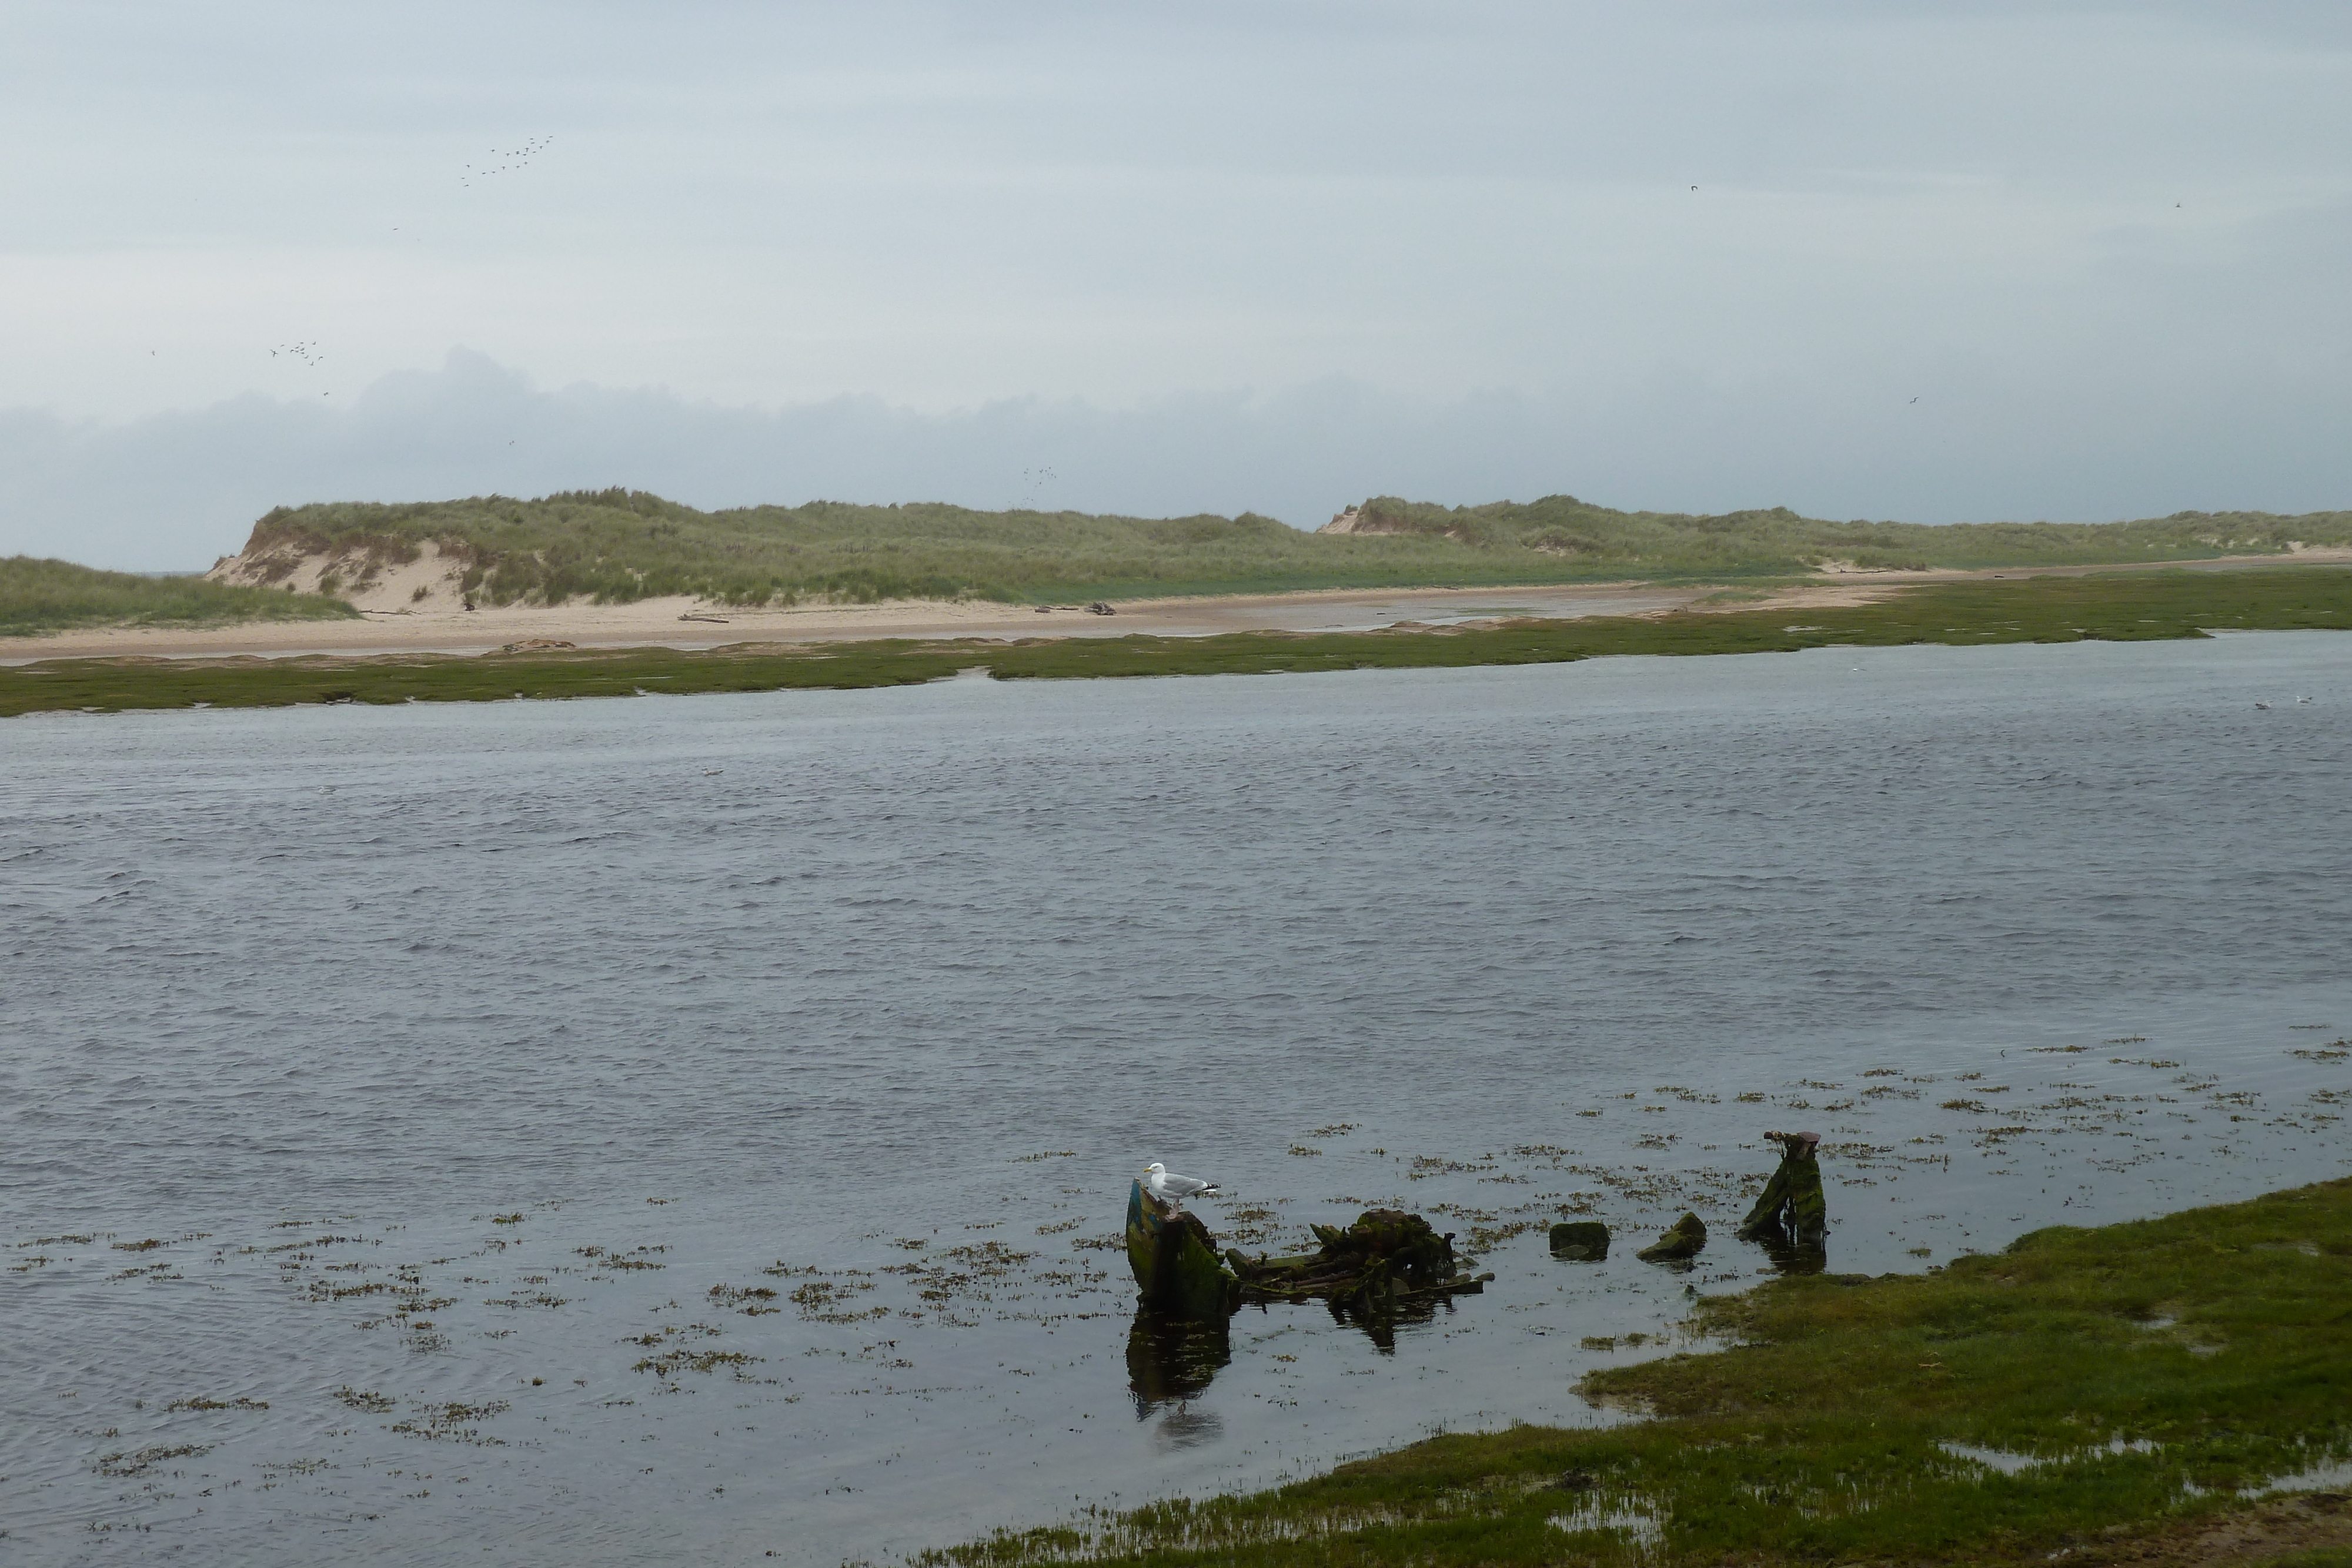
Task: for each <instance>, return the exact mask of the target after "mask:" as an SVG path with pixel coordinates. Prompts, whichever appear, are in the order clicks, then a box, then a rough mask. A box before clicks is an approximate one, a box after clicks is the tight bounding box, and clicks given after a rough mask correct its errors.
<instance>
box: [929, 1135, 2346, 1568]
mask: <svg viewBox="0 0 2352 1568" xmlns="http://www.w3.org/2000/svg"><path fill="white" fill-rule="evenodd" d="M1694 1326H1695V1327H1696V1328H1698V1329H1700V1330H1703V1331H1705V1332H1706V1333H1709V1334H1713V1335H1719V1336H1726V1337H1729V1338H1732V1339H1734V1340H1736V1341H1737V1342H1738V1343H1737V1346H1736V1348H1733V1349H1729V1350H1724V1351H1719V1352H1716V1353H1714V1354H1678V1355H1674V1356H1671V1357H1669V1358H1667V1359H1665V1360H1663V1361H1654V1362H1649V1363H1645V1364H1640V1365H1634V1366H1624V1367H1617V1368H1612V1369H1608V1370H1604V1371H1600V1372H1595V1373H1592V1374H1591V1375H1588V1376H1587V1377H1586V1378H1585V1379H1584V1382H1583V1384H1582V1385H1581V1387H1582V1390H1583V1392H1585V1393H1586V1394H1587V1395H1588V1396H1591V1397H1593V1398H1596V1399H1601V1400H1613V1401H1618V1402H1621V1403H1624V1404H1633V1405H1638V1406H1643V1407H1646V1408H1647V1409H1648V1410H1649V1411H1651V1412H1654V1414H1653V1415H1652V1416H1651V1418H1649V1419H1646V1420H1642V1421H1638V1422H1635V1423H1633V1424H1629V1425H1626V1426H1622V1427H1614V1428H1610V1429H1603V1430H1598V1431H1567V1430H1560V1429H1555V1428H1547V1427H1513V1428H1511V1429H1509V1430H1507V1431H1504V1432H1499V1433H1494V1434H1490V1435H1485V1436H1454V1437H1436V1438H1433V1439H1431V1440H1429V1441H1426V1442H1423V1443H1419V1444H1416V1445H1414V1446H1413V1447H1412V1448H1405V1449H1403V1450H1402V1451H1400V1452H1397V1453H1393V1454H1390V1455H1386V1456H1384V1457H1382V1458H1375V1459H1370V1460H1365V1461H1362V1462H1360V1463H1356V1464H1350V1465H1346V1466H1343V1467H1341V1468H1340V1469H1337V1470H1335V1471H1333V1472H1332V1473H1330V1474H1329V1475H1327V1476H1324V1477H1321V1478H1319V1479H1315V1480H1310V1481H1305V1482H1301V1483H1298V1484H1296V1485H1292V1486H1287V1487H1284V1488H1281V1489H1279V1490H1274V1491H1268V1492H1263V1493H1259V1494H1257V1495H1255V1496H1249V1497H1238V1498H1221V1499H1217V1500H1212V1501H1209V1502H1205V1503H1191V1502H1185V1501H1175V1502H1166V1503H1160V1504H1155V1505H1152V1506H1150V1507H1146V1508H1143V1509H1139V1510H1137V1511H1133V1512H1129V1513H1124V1514H1118V1515H1113V1516H1108V1517H1098V1519H1097V1522H1095V1523H1093V1524H1091V1525H1079V1526H1066V1527H1057V1528H1050V1529H1043V1530H1038V1531H1029V1532H1024V1533H1017V1534H1016V1533H1005V1534H1001V1535H998V1536H996V1537H994V1538H992V1539H991V1540H988V1541H985V1542H977V1543H974V1544H972V1545H970V1546H966V1547H961V1548H957V1549H954V1550H950V1551H947V1552H934V1553H931V1554H929V1562H930V1563H931V1564H933V1565H934V1568H944V1565H949V1564H953V1565H957V1568H999V1565H1002V1568H1013V1565H1020V1564H1029V1563H1049V1562H1067V1561H1071V1560H1074V1559H1075V1560H1084V1561H1090V1562H1092V1561H1108V1562H1121V1563H1146V1562H1148V1563H1156V1564H1179V1563H1219V1564H1232V1565H1236V1568H1242V1565H1247V1564H1257V1563H1263V1564H1269V1565H1270V1564H1278V1563H1301V1562H1310V1561H1311V1562H1314V1563H1366V1564H1370V1563H1400V1564H1402V1563H1417V1564H1424V1565H1427V1564H1439V1565H1442V1564H1454V1563H1463V1564H1469V1563H1481V1564H1499V1563H1562V1562H1590V1563H1636V1562H1640V1563H1758V1562H1763V1563H1780V1562H1792V1561H1809V1562H1821V1563H1836V1562H1876V1563H1888V1562H1895V1563H1918V1562H1927V1561H1949V1560H1952V1559H1955V1558H1958V1559H1963V1560H1970V1561H2005V1560H2006V1561H2014V1560H2021V1559H2029V1558H2030V1559H2032V1560H2033V1561H2036V1562H2039V1561H2043V1560H2045V1559H2049V1558H2053V1557H2055V1556H2057V1555H2059V1554H2060V1552H2061V1550H2062V1549H2063V1548H2067V1547H2069V1546H2073V1547H2075V1548H2079V1547H2080V1546H2082V1545H2083V1544H2084V1543H2085V1542H2089V1543H2093V1544H2101V1543H2106V1542H2112V1541H2113V1540H2114V1538H2115V1537H2116V1536H2117V1535H2129V1534H2134V1533H2145V1534H2152V1535H2153V1536H2154V1537H2156V1538H2158V1539H2160V1538H2161V1537H2162V1536H2163V1535H2164V1534H2165V1533H2166V1532H2167V1531H2170V1532H2172V1533H2173V1534H2175V1535H2178V1534H2179V1533H2180V1532H2182V1531H2183V1528H2184V1523H2185V1522H2193V1521H2196V1520H2197V1518H2198V1517H2199V1516H2200V1515H2210V1514H2214V1513H2217V1512H2220V1511H2225V1510H2229V1509H2231V1508H2233V1507H2237V1506H2240V1505H2241V1504H2242V1501H2243V1500H2247V1499H2249V1498H2252V1497H2254V1496H2258V1495H2259V1494H2261V1493H2262V1492H2263V1490H2264V1489H2265V1488H2266V1487H2268V1486H2271V1485H2273V1483H2276V1482H2280V1481H2282V1480H2284V1481H2288V1482H2289V1484H2290V1485H2291V1484H2293V1480H2294V1478H2296V1477H2298V1476H2306V1477H2307V1476H2309V1475H2310V1474H2313V1473H2319V1474H2324V1473H2325V1469H2324V1468H2325V1467H2326V1466H2328V1465H2329V1464H2331V1463H2332V1464H2335V1465H2337V1466H2340V1465H2341V1464H2342V1463H2343V1461H2344V1458H2345V1456H2346V1455H2347V1452H2352V1180H2345V1181H2336V1182H2328V1183H2325V1184H2322V1185H2320V1186H2310V1187H2305V1188H2302V1189H2300V1190H2297V1191H2293V1192H2284V1193H2278V1194H2274V1195H2273V1196H2271V1197H2263V1198H2259V1199H2256V1200H2255V1201H2253V1202H2252V1203H2242V1204H2236V1205H2232V1206H2230V1207H2220V1208H2205V1209H2195V1210H2191V1211H2189V1212H2188V1213H2185V1214H2178V1215H2173V1216H2170V1217H2168V1218H2162V1219H2153V1220H2146V1221H2142V1222H2138V1223H2135V1224H2128V1225H2114V1226H2108V1227H2105V1228H2100V1229H2095V1230H2092V1229H2076V1228H2071V1227H2062V1228H2053V1229H2049V1230H2039V1231H2035V1232H2034V1233H2032V1235H2030V1236H2026V1237H2023V1238H2021V1239H2019V1240H2018V1241H2017V1242H2016V1243H2015V1244H2014V1245H2012V1246H2011V1247H2010V1249H2008V1250H2007V1251H2006V1252H2003V1253H2000V1254H1999V1255H1997V1256H1990V1257H1982V1256H1979V1257H1964V1258H1961V1259H1958V1260H1955V1261H1954V1262H1953V1263H1952V1264H1951V1265H1950V1266H1949V1267H1948V1268H1945V1269H1942V1270H1931V1271H1930V1272H1929V1273H1927V1274H1926V1275H1924V1276H1920V1275H1892V1274H1890V1275H1883V1276H1881V1277H1879V1278H1877V1279H1869V1278H1866V1277H1864V1276H1859V1275H1819V1276H1814V1277H1811V1278H1792V1279H1783V1280H1778V1281H1772V1282H1770V1283H1769V1284H1766V1285H1764V1286H1762V1287H1761V1288H1759V1289H1758V1290H1756V1291H1752V1292H1750V1293H1749V1294H1748V1295H1745V1296H1737V1297H1726V1298H1710V1299H1706V1300H1703V1301H1701V1302H1700V1304H1699V1310H1698V1312H1697V1315H1696V1319H1695V1320H1694ZM1530 1354H1535V1353H1534V1352H1532V1351H1531V1352H1530ZM1528 1375H1530V1376H1534V1375H1539V1371H1538V1368H1535V1367H1532V1366H1531V1367H1529V1368H1528ZM1971 1450H1974V1452H1973V1453H1972V1452H1971ZM1988 1461H1991V1462H1988ZM2306 1484H2308V1482H2306ZM2334 1490H2337V1491H2341V1490H2344V1489H2343V1488H2342V1486H2341V1485H2340V1484H2339V1485H2337V1486H2336V1488H2335V1489H2334ZM2341 1501H2342V1500H2341V1499H2340V1498H2339V1499H2336V1500H2335V1502H2336V1504H2340V1503H2341ZM2319 1522H2320V1524H2321V1526H2322V1528H2323V1529H2324V1530H2326V1531H2328V1532H2329V1533H2330V1534H2332V1535H2333V1537H2334V1542H2335V1543H2336V1544H2337V1545H2340V1544H2342V1543H2343V1542H2345V1541H2346V1540H2347V1538H2352V1514H2345V1515H2341V1516H2336V1517H2334V1518H2329V1517H2326V1516H2322V1517H2321V1519H2320V1521H2319ZM2339 1524H2340V1525H2341V1526H2342V1528H2341V1529H2340V1530H2337V1529H2335V1528H2334V1527H2335V1526H2336V1525H2339ZM2149 1554H2150V1555H2152V1556H2155V1555H2163V1553H2161V1552H2150V1553H2149ZM2199 1560H2205V1559H2202V1558H2200V1559H2199ZM2339 1560H2340V1557H2339V1556H2338V1554H2336V1553H2334V1552H2324V1553H2320V1554H2317V1555H2315V1556H2313V1557H2310V1558H2309V1559H2308V1561H2311V1562H2313V1563H2327V1562H2332V1561H2339Z"/></svg>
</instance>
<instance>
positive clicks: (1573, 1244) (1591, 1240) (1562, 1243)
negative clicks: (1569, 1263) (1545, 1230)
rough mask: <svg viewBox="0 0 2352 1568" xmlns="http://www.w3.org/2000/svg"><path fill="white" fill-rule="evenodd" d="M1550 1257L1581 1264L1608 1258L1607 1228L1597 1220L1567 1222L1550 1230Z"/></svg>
mask: <svg viewBox="0 0 2352 1568" xmlns="http://www.w3.org/2000/svg"><path fill="white" fill-rule="evenodd" d="M1551 1255H1552V1256H1553V1257H1555V1258H1568V1259H1573V1260H1579V1261H1583V1262H1596V1261H1598V1260H1601V1259H1603V1258H1606V1257H1608V1256H1609V1228H1608V1227H1607V1226H1605V1225H1603V1224H1601V1222H1600V1221H1599V1220H1597V1219H1579V1220H1568V1221H1564V1222H1562V1223H1560V1224H1559V1225H1555V1226H1553V1227H1552V1228H1551Z"/></svg>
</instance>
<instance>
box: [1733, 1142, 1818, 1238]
mask: <svg viewBox="0 0 2352 1568" xmlns="http://www.w3.org/2000/svg"><path fill="white" fill-rule="evenodd" d="M1764 1135H1765V1136H1766V1137H1768V1138H1769V1139H1771V1140H1772V1141H1773V1142H1774V1143H1776V1144H1778V1145H1780V1168H1779V1169H1777V1170H1775V1171H1774V1172H1773V1173H1772V1179H1771V1180H1770V1181H1769V1182H1767V1183H1765V1184H1764V1192H1763V1196H1761V1197H1759V1198H1757V1200H1756V1207H1753V1208H1751V1209H1749V1210H1748V1218H1746V1219H1743V1220H1741V1221H1740V1222H1739V1239H1741V1240H1743V1241H1752V1240H1756V1239H1759V1238H1764V1237H1769V1236H1770V1235H1771V1233H1772V1232H1774V1231H1776V1230H1777V1231H1779V1232H1780V1235H1781V1237H1783V1238H1785V1239H1787V1240H1788V1241H1790V1242H1791V1243H1793V1244H1794V1245H1796V1246H1799V1247H1819V1246H1821V1245H1822V1242H1823V1241H1824V1240H1825V1239H1827V1237H1828V1235H1829V1223H1830V1222H1829V1204H1828V1202H1827V1200H1826V1199H1824V1198H1823V1197H1822V1165H1821V1161H1820V1160H1819V1159H1818V1158H1817V1157H1815V1151H1816V1150H1818V1149H1819V1148H1820V1147H1821V1142H1822V1140H1821V1134H1818V1133H1767V1134H1764Z"/></svg>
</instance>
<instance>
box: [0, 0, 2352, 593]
mask: <svg viewBox="0 0 2352 1568" xmlns="http://www.w3.org/2000/svg"><path fill="white" fill-rule="evenodd" d="M6 34H7V37H8V42H9V47H7V48H5V49H0V89H5V90H0V133H5V135H6V136H7V138H8V142H9V145H11V146H12V147H15V148H17V149H19V150H37V151H35V152H31V153H30V154H20V155H19V156H18V157H16V158H13V159H11V160H8V161H6V162H5V164H0V210H5V211H7V212H8V213H9V214H11V218H12V221H11V222H10V223H9V224H8V225H6V226H5V229H0V342H5V344H6V345H7V351H6V353H5V355H0V553H5V552H14V551H26V552H30V553H36V554H54V555H63V556H66V557H68V558H69V559H81V560H87V561H89V562H91V563H93V564H100V565H115V566H131V567H147V568H173V567H193V566H201V565H204V564H205V563H206V562H208V561H209V560H210V559H212V558H213V557H214V556H215V555H216V554H219V553H222V552H223V551H225V550H227V549H234V548H235V546H236V544H237V543H238V542H240V541H241V539H242V538H243V535H244V532H245V529H246V528H247V526H248V525H249V524H250V522H251V520H252V519H253V517H256V516H257V515H258V514H259V513H260V512H262V511H264V510H266V509H268V507H271V506H273V505H277V504H280V503H299V502H301V501H307V500H317V499H383V500H406V499H425V498H434V497H444V496H450V495H463V494H479V493H487V492H490V491H503V492H506V493H509V494H532V493H541V492H543V491H546V490H551V489H560V488H572V487H601V486H604V485H608V484H622V485H628V486H635V487H639V488H645V489H652V490H658V491H660V492H662V493H663V494H666V495H669V496H672V497H676V498H677V499H680V500H684V501H688V502H690V503H693V504H695V505H698V506H706V507H712V506H724V505H734V504H742V503H748V502H753V501H766V500H773V501H784V502H794V501H801V500H805V499H810V498H813V497H838V498H843V499H851V500H863V501H890V500H911V499H943V500H952V501H959V502H962V503H964V504H967V505H972V506H980V507H999V506H1009V505H1016V504H1024V503H1025V504H1032V505H1036V506H1040V507H1076V508H1082V509H1086V510H1117V511H1128V512H1139V513H1147V514H1166V513H1181V512H1192V511H1218V512H1226V513H1231V512H1235V511H1240V510H1243V509H1255V510H1258V511H1262V512H1267V513H1270V514H1272V515H1275V516H1278V517H1283V518H1285V519H1286V520H1287V521H1290V522H1294V523H1298V524H1301V525H1305V526H1313V525H1314V524H1317V523H1319V522H1321V521H1322V520H1323V519H1324V518H1325V517H1328V516H1329V515H1330V513H1331V512H1332V511H1334V510H1336V509H1337V508H1338V507H1340V506H1341V505H1343V504H1345V503H1347V502H1349V501H1351V500H1356V499H1360V498H1361V497H1364V496H1366V495H1370V494H1379V493H1383V492H1385V493H1395V494H1403V495H1408V496H1412V497H1417V498H1425V499H1433V500H1444V501H1451V502H1475V501H1483V500H1492V499H1499V498H1502V497H1517V498H1521V499H1526V498H1529V497H1534V496H1537V495H1541V494H1547V493H1554V492H1560V491H1567V492H1571V493H1574V494H1577V495H1580V496H1583V497H1587V498H1588V499H1591V500H1596V501H1601V502H1603V503H1606V504H1610V505H1616V506H1626V507H1667V508H1674V509H1682V510H1704V511H1714V510H1724V509H1729V508H1732V507H1742V506H1769V505H1775V504H1785V505H1788V506H1791V507H1797V508H1798V509H1799V510H1801V511H1805V512H1809V513H1811V514H1813V515H1817V516H1829V517H1857V516H1863V517H1905V518H1909V519H1913V520H1919V521H1931V522H1932V521H1951V520H1958V519H1960V518H1983V517H2025V518H2032V517H2087V518H2105V517H2120V516H2127V515H2151V514H2161V513H2165V512H2170V511H2174V510H2177V509H2181V508H2185V507H2198V508H2216V507H2260V508H2263V509H2269V510H2277V511H2300V510H2308V509H2316V508H2321V507H2345V506H2347V505H2352V442H2347V441H2346V440H2345V439H2344V436H2343V432H2344V431H2345V430H2346V429H2347V426H2352V290H2347V289H2346V288H2344V287H2343V279H2344V277H2346V276H2347V262H2352V10H2347V8H2345V7H2343V6H2341V5H2335V4H2289V3H2284V0H2275V3H2250V4H2247V5H2239V6H2234V7H2230V8H2227V10H2226V12H2224V11H2223V10H2222V9H2221V8H2216V7H2210V6H2204V5H2189V4H2185V3H2184V4H2171V3H2161V0H2152V3H2149V4H2143V5H2136V6H2131V7H2115V6H2112V5H2067V4H2037V5H2011V4H2005V3H1988V4H1983V5H1971V6H1967V7H1935V8H1929V7H1917V6H1907V5H1872V4H1864V3H1859V0H1812V3H1801V4H1794V5H1782V6H1775V7H1771V8H1769V12H1768V11H1763V10H1759V9H1758V8H1756V7H1754V6H1751V5H1738V4H1730V3H1726V0H1693V3H1691V4H1687V5H1676V6H1673V7H1643V8H1640V9H1638V10H1637V11H1633V12H1632V13H1631V14H1628V13H1627V10H1626V8H1620V7H1614V6H1608V5H1587V4H1574V3H1570V4H1544V5H1534V4H1525V5H1523V4H1501V3H1487V4H1468V5H1451V6H1445V7H1437V6H1428V5H1403V4H1385V5H1383V4H1373V5H1346V6H1341V5H1332V4H1327V3H1322V0H1291V3H1287V4H1284V3H1276V4H1273V5H1233V4H1208V5H1196V6H1188V7H1182V8H1178V7H1146V6H1104V5H1079V4H1076V0H998V3H995V4H992V5H986V6H981V5H971V4H953V3H946V0H933V3H928V4H926V3H913V0H877V3H876V4H873V5H865V6H858V7H837V6H822V5H814V4H796V3H791V0H785V3H777V4H767V3H762V4H752V3H751V0H695V3H688V4H681V5H670V6H664V7H651V6H642V5H625V4H621V3H619V0H611V3H606V4H599V5H586V6H582V5H573V4H564V5H557V4H554V3H553V0H518V3H516V4H511V5H501V6H499V7H492V8H481V7H462V8H461V7H458V6H456V5H449V4H447V3H446V0H421V3H419V4H415V5H405V6H402V7H397V8H395V7H391V6H387V5H359V6H349V7H332V8H320V7H315V6H299V5H293V4H291V3H290V0H238V3H235V4H230V5H222V6H212V7H205V8H201V10H200V11H192V10H189V9H187V8H184V7H168V6H163V5H131V6H120V7H105V8H99V7H88V6H78V5H68V4H63V3H50V0H32V3H29V4H27V5H23V6H20V7H16V8H14V9H12V12H11V15H10V19H9V21H8V23H7V25H6ZM1914 400H1916V401H1914ZM1048 474H1050V475H1051V477H1050V478H1048V477H1045V476H1046V475H1048Z"/></svg>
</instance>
